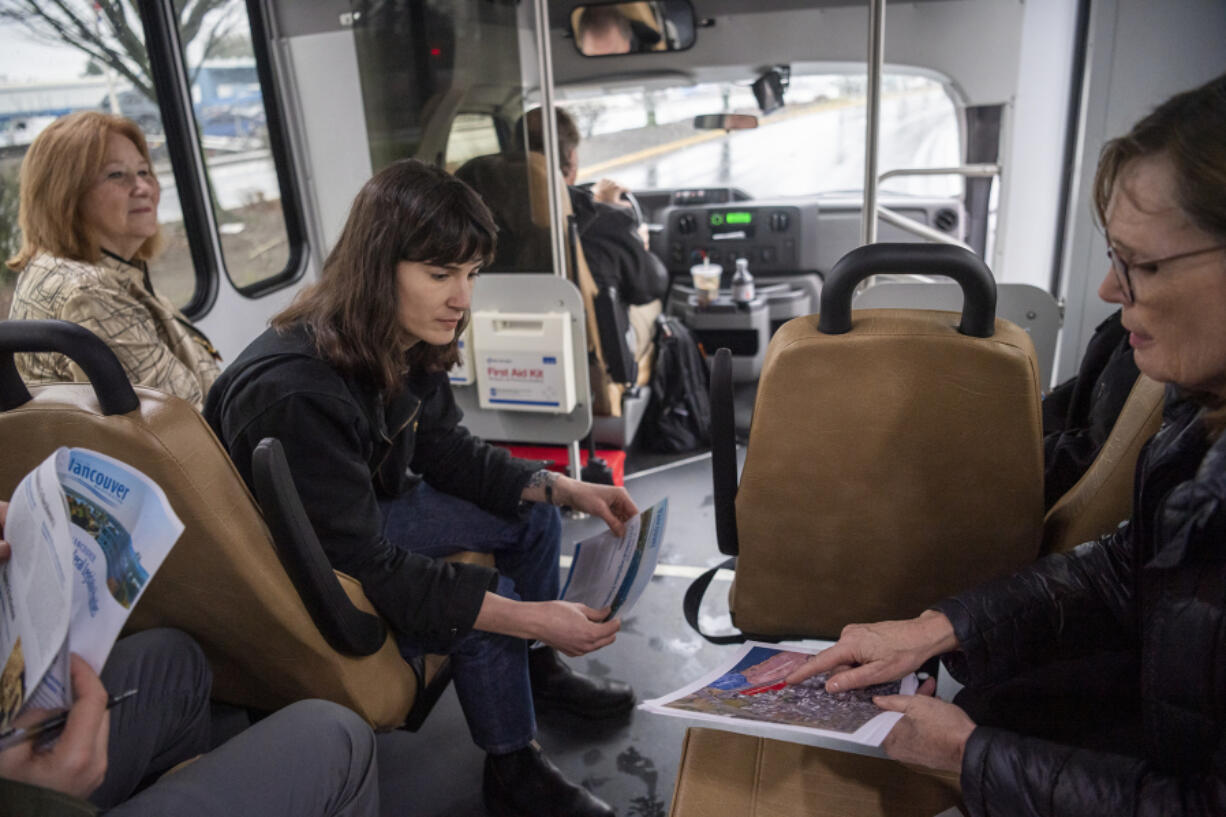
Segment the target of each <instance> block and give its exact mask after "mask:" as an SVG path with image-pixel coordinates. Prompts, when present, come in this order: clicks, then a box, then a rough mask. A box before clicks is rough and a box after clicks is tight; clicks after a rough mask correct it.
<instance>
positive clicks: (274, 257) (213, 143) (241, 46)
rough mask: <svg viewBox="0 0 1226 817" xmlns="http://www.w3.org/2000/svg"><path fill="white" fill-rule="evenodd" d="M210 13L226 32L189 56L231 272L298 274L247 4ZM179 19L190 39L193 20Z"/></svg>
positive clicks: (258, 276) (262, 278)
mask: <svg viewBox="0 0 1226 817" xmlns="http://www.w3.org/2000/svg"><path fill="white" fill-rule="evenodd" d="M206 16H209V17H211V19H209V20H208V21H207V25H211V26H214V27H216V29H217V31H219V32H222V33H221V35H220V36H217V37H215V38H214V47H211V48H206V47H195V48H194V47H192V46H191V45H188V46H187V47H186V49H185V51H186V53H185V55H184V56H185V61H186V67H187V72H188V76H189V77H190V78H191V83H192V107H193V109H194V111H195V114H196V125H197V127H198V129H199V133H200V144H201V148H202V149H203V151H204V164H205V168H206V171H207V174H208V180H209V188H210V190H211V194H212V202H211V203H212V206H213V214H214V217H215V218H216V220H217V230H218V232H219V233H220V238H221V248H222V255H223V258H224V262H225V267H226V272H227V274H228V275H229V276H230V280H231V281H232V282H233V283H234V285H235V286H236V287H238V288H239V289H246V288H249V287H252V286H256V285H259V284H262V283H267V282H268V281H269V280H270V279H274V278H277V277H278V276H281V275H283V274H291V275H292V274H293V271H292V270H287V269H286V267H287V265H288V264H289V261H290V256H291V253H290V237H289V232H288V230H287V228H286V221H285V213H284V211H283V207H282V201H281V190H280V185H279V181H278V178H277V168H276V166H275V164H274V162H273V155H272V150H271V145H270V143H269V128H268V114H267V111H266V109H265V102H264V94H263V89H262V88H261V85H260V79H259V75H258V73H257V70H256V56H255V51H254V48H253V46H252V39H251V30H252V29H251V22H250V20H249V19H248V17H247V5H246V3H244V2H242V0H229V2H227V3H224V4H220V6H219V7H218V8H217V9H215V10H214V11H212V12H211V13H210V15H206ZM179 22H180V27H179V35H180V37H181V38H185V37H186V36H187V35H188V31H187V26H188V25H190V24H191V18H183V17H180V20H179Z"/></svg>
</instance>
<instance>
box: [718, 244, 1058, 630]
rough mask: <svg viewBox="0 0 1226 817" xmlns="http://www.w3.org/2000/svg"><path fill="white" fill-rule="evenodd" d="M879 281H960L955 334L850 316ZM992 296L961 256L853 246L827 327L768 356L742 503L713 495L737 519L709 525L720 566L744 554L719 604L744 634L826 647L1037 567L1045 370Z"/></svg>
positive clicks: (940, 250)
mask: <svg viewBox="0 0 1226 817" xmlns="http://www.w3.org/2000/svg"><path fill="white" fill-rule="evenodd" d="M876 273H919V274H925V275H949V276H950V277H954V278H956V279H957V280H958V281H959V283H961V284H962V286H963V290H964V292H965V293H966V304H965V306H964V309H963V313H962V317H961V325H959V316H958V314H957V313H953V312H938V311H927V310H909V309H880V310H876V309H874V310H857V311H856V312H854V313H853V312H852V311H851V309H850V303H851V294H852V291H853V290H854V289H855V286H856V284H857V283H859V281H861V280H863V278H864V277H865V276H867V275H871V274H876ZM994 292H995V290H994V285H993V281H992V277H991V272H990V271H989V270H988V269H987V267H986V266H984V265H983V263H982V261H981V260H979V259H978V257H976V256H974V255H973V254H971V253H969V252H967V251H965V250H962V249H960V248H957V247H950V246H946V245H936V244H876V245H872V246H868V247H861V248H860V249H857V250H854V251H852V252H851V253H849V254H848V255H847V256H845V257H844V258H843V259H842V260H841V261H839V263H838V264H836V265H835V267H834V268H833V269H832V270H831V273H830V275H829V276H828V277H827V280H826V282H825V285H824V287H823V290H822V294H821V308H822V312H821V314H820V316H818V315H810V316H806V317H801V318H796V319H793V320H792V321H790V322H788V323H787V324H785V325H784V326H783V327H781V328H780V329H779V331H778V332H777V333H776V334H775V336H774V337H773V338H772V339H771V342H770V346H769V348H768V350H767V353H766V359H765V363H764V365H763V369H762V376H761V380H760V382H759V387H758V394H757V400H756V403H755V406H754V412H753V424H752V426H751V429H750V433H749V443H748V448H747V451H746V456H745V465H744V469H743V471H742V474H741V478H740V485H739V488H738V487H736V486H735V485H732V486H731V487H729V486H717V490H716V495H717V497H720V498H721V499H722V501H723V502H724V503H725V504H726V503H727V501H728V499H727V498H728V497H729V496H734V497H735V512H734V515H730V514H728V513H727V509H726V508H725V509H723V511H722V513H721V511H720V510H719V509H717V515H716V518H717V521H720V519H721V515H722V517H723V518H724V520H727V519H729V518H730V519H732V520H734V522H733V523H732V524H733V525H734V530H735V534H736V537H735V538H736V542H733V543H728V542H724V541H723V540H722V539H721V542H720V549H721V550H723V551H724V552H725V553H736V554H738V555H737V565H736V581H735V582H734V584H733V588H732V591H731V594H730V605H731V607H732V615H733V622H734V623H735V624H736V626H737V627H738V628H739V629H740V630H741V631H742V632H743V633H746V634H749V635H753V636H758V637H765V638H775V639H778V638H783V637H785V636H799V637H837V636H838V634H839V632H840V630H841V629H842V627H843V626H844V625H846V624H848V623H851V622H856V621H877V620H881V619H888V618H905V617H909V616H912V615H916V614H918V613H919V612H921V611H922V610H923V609H924V607H925V606H926V605H927V604H930V603H932V602H933V601H935V600H937V599H940V598H942V597H944V596H946V595H949V594H952V593H955V592H957V591H959V590H963V589H965V588H967V587H971V586H973V585H975V584H978V583H980V582H983V581H985V580H987V579H990V578H993V577H995V576H1000V575H1004V574H1007V573H1009V572H1011V571H1013V570H1015V569H1016V568H1018V567H1020V566H1021V565H1023V564H1026V563H1027V562H1030V561H1032V560H1033V559H1034V558H1035V557H1036V556H1037V555H1038V551H1039V543H1040V535H1041V526H1042V520H1043V497H1042V474H1043V451H1042V436H1041V422H1040V403H1039V383H1038V364H1037V361H1036V359H1035V353H1034V347H1033V345H1032V344H1031V342H1030V339H1029V337H1028V336H1027V335H1026V333H1025V332H1024V331H1023V330H1021V329H1020V328H1018V327H1017V326H1015V325H1014V324H1012V323H1009V322H1008V321H1004V320H999V319H995V318H994V303H995V301H994V297H993V295H994ZM715 414H716V408H715V407H714V406H713V407H712V416H713V417H715ZM713 425H716V424H715V423H713ZM722 425H723V426H727V425H728V424H727V423H724V424H722ZM715 445H718V442H716V443H715ZM728 471H729V469H726V468H725V469H716V478H717V479H720V478H722V479H725V480H726V479H728V476H727V475H728ZM731 471H732V473H733V474H735V469H731ZM721 488H722V490H721ZM729 527H730V525H729V524H728V523H727V521H725V524H723V525H720V526H719V529H717V530H722V532H724V533H726V531H727V529H728V528H729Z"/></svg>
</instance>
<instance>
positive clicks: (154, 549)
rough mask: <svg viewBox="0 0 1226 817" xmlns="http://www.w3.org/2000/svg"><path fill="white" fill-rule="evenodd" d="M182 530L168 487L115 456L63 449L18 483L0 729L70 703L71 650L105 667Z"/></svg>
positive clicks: (3, 592)
mask: <svg viewBox="0 0 1226 817" xmlns="http://www.w3.org/2000/svg"><path fill="white" fill-rule="evenodd" d="M182 532H183V524H182V522H180V521H179V518H178V517H177V516H176V515H175V513H174V511H173V510H172V509H171V507H170V502H169V501H168V500H167V499H166V495H165V493H163V491H162V489H161V488H160V487H158V486H157V485H156V484H155V483H154V482H153V481H151V480H150V479H149V478H148V477H146V476H145V475H144V474H142V473H140V472H139V471H137V470H136V469H134V468H131V467H129V466H128V465H125V464H124V463H122V462H119V461H118V460H115V459H112V458H111V457H107V456H105V455H103V454H99V453H97V452H95V451H90V450H88V449H84V448H60V449H58V450H57V451H56V452H55V453H54V454H52V455H51V456H50V457H48V458H47V459H46V460H44V461H43V462H42V464H40V465H39V466H38V468H36V469H35V470H34V471H32V472H31V473H30V474H29V475H27V476H26V478H25V479H24V480H22V482H21V483H20V484H19V485H18V486H17V490H16V491H15V492H14V494H13V496H12V499H11V502H10V506H9V513H8V519H7V521H6V523H5V528H4V534H5V539H6V540H7V541H8V542H9V544H10V545H12V548H13V555H12V558H11V559H10V560H9V562H8V564H7V565H0V658H2V659H3V668H2V669H0V731H3V730H6V729H8V728H9V726H10V724H11V721H12V719H13V718H14V717H15V716H16V715H18V714H20V713H21V712H22V711H24V710H25V709H48V710H57V709H65V708H68V707H69V706H71V705H72V687H71V681H70V678H69V661H68V657H69V653H71V652H75V653H77V654H78V655H80V656H81V657H82V658H84V659H85V661H86V662H87V663H89V665H90V666H91V667H93V668H94V670H95V671H96V672H100V671H101V670H102V665H103V664H104V663H106V657H107V655H109V654H110V651H111V647H112V646H113V645H114V643H115V639H116V637H117V636H118V635H119V631H120V630H121V629H122V628H123V625H124V622H125V621H127V618H128V615H129V613H131V611H132V607H133V605H135V604H136V602H137V600H139V598H140V596H141V594H142V593H143V592H144V590H145V588H146V586H148V583H149V579H150V578H152V576H153V574H154V573H155V572H156V571H157V569H158V567H160V566H161V564H162V561H163V560H164V559H165V558H166V554H167V553H169V552H170V548H171V547H172V546H173V545H174V543H175V542H176V541H177V540H178V538H179V535H180V534H181V533H182Z"/></svg>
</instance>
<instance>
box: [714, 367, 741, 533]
mask: <svg viewBox="0 0 1226 817" xmlns="http://www.w3.org/2000/svg"><path fill="white" fill-rule="evenodd" d="M710 394H711V483H712V485H711V487H712V499H713V500H714V502H715V542H716V545H717V546H718V547H719V552H720V553H723V554H724V555H725V556H735V555H737V553H739V552H740V549H741V546H740V542H739V540H738V539H737V533H736V491H737V481H736V418H735V414H734V410H733V403H732V351H731V350H729V349H727V348H723V349H719V350H717V351H716V352H715V357H714V358H712V360H711V386H710Z"/></svg>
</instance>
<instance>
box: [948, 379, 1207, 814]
mask: <svg viewBox="0 0 1226 817" xmlns="http://www.w3.org/2000/svg"><path fill="white" fill-rule="evenodd" d="M1164 419H1165V422H1164V425H1163V428H1162V429H1161V430H1160V431H1159V432H1158V434H1157V435H1155V437H1154V438H1153V440H1152V441H1151V442H1150V443H1149V444H1148V447H1147V448H1146V449H1145V450H1144V452H1143V453H1142V456H1141V460H1140V462H1139V463H1138V467H1137V479H1136V485H1135V488H1134V497H1133V499H1134V505H1133V507H1134V512H1133V516H1132V519H1131V521H1130V522H1129V523H1128V524H1126V525H1124V526H1121V527H1120V529H1119V530H1117V531H1116V532H1115V533H1114V534H1112V535H1110V536H1107V537H1104V538H1103V539H1102V540H1101V541H1099V542H1094V543H1087V544H1084V545H1081V546H1080V547H1078V548H1077V549H1076V550H1074V551H1073V552H1072V553H1068V554H1061V555H1055V556H1050V557H1047V558H1045V559H1043V560H1041V561H1039V562H1037V563H1035V564H1034V565H1033V566H1032V567H1030V568H1028V569H1026V570H1024V571H1022V572H1020V573H1018V574H1016V575H1014V576H1012V577H1010V578H1007V579H1001V580H999V581H996V582H993V583H990V584H988V585H985V586H983V587H981V588H979V589H977V590H975V591H972V592H969V593H965V594H963V595H961V596H958V597H956V598H954V599H950V600H947V601H945V602H943V603H941V604H940V605H937V609H939V610H941V611H942V612H944V613H945V614H946V615H947V616H948V617H949V619H950V621H952V622H953V625H954V630H955V632H956V634H957V637H958V641H959V643H960V644H961V646H962V651H961V652H958V653H953V654H951V655H948V656H946V657H945V661H946V666H947V667H949V669H950V670H951V672H953V674H954V676H955V677H957V678H958V679H959V680H961V681H963V682H964V683H969V684H976V685H978V684H990V683H994V682H997V681H999V680H1002V679H1004V678H1008V677H1010V676H1011V675H1013V674H1015V673H1017V672H1018V671H1019V670H1022V669H1025V668H1027V667H1033V666H1036V665H1040V664H1043V663H1046V662H1048V661H1051V660H1055V659H1058V658H1064V657H1071V656H1075V655H1085V654H1089V653H1092V652H1094V651H1096V650H1100V649H1125V650H1130V651H1133V652H1134V653H1135V654H1136V655H1137V656H1138V663H1139V665H1140V668H1141V669H1140V676H1139V677H1138V678H1137V679H1136V680H1137V685H1138V691H1139V698H1140V700H1141V701H1142V716H1143V729H1144V739H1145V744H1146V746H1145V752H1144V756H1143V757H1128V756H1124V755H1112V754H1106V753H1101V752H1092V751H1088V750H1084V749H1077V748H1073V747H1070V746H1065V745H1060V744H1056V743H1052V742H1048V741H1044V740H1039V739H1036V738H1029V737H1024V736H1022V735H1019V734H1016V733H1012V732H1008V731H1004V730H999V729H989V728H985V727H977V728H976V729H975V731H974V732H973V733H972V734H971V737H970V739H969V740H968V741H967V744H966V753H965V755H964V757H963V763H962V791H963V797H964V799H965V802H966V805H967V807H968V808H969V809H970V813H971V815H973V817H979V815H993V817H997V816H1001V817H1003V816H1005V815H1008V816H1009V817H1013V816H1014V815H1018V816H1019V817H1020V816H1021V815H1026V817H1031V816H1032V815H1078V817H1090V816H1091V815H1112V816H1113V817H1114V816H1115V815H1122V814H1127V815H1151V814H1152V815H1175V814H1181V815H1184V814H1187V815H1201V814H1203V815H1211V814H1213V815H1222V814H1226V722H1224V719H1226V435H1223V436H1222V437H1221V438H1219V439H1218V441H1217V442H1216V443H1214V444H1213V445H1212V447H1210V445H1209V442H1208V440H1207V437H1206V434H1205V431H1204V427H1203V425H1202V424H1201V422H1200V420H1199V408H1198V407H1197V406H1196V405H1195V404H1193V403H1191V402H1189V401H1180V400H1176V399H1173V398H1172V395H1171V394H1170V393H1168V406H1167V410H1166V417H1165V418H1164Z"/></svg>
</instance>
